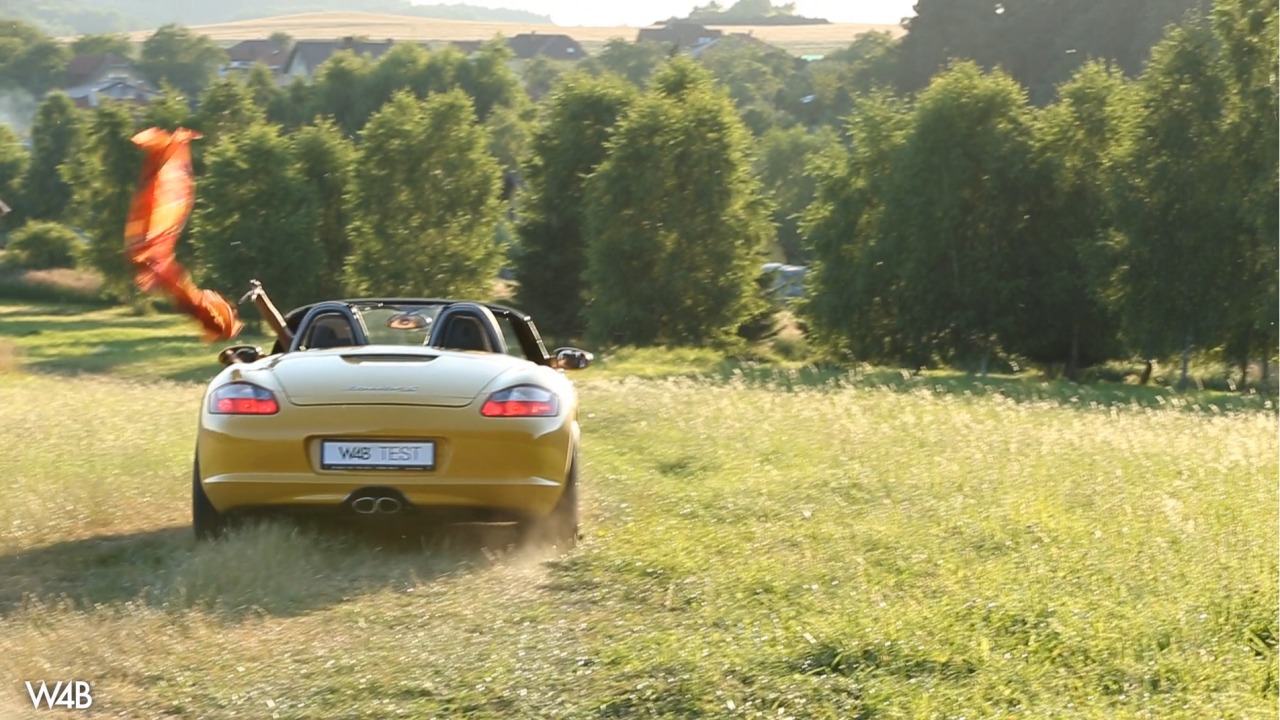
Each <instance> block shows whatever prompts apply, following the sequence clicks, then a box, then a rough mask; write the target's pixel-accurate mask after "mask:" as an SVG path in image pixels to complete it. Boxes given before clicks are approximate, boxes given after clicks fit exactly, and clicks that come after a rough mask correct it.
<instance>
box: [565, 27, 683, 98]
mask: <svg viewBox="0 0 1280 720" xmlns="http://www.w3.org/2000/svg"><path fill="white" fill-rule="evenodd" d="M668 54H669V51H668V50H667V48H666V46H664V45H663V44H662V43H655V42H635V43H633V42H629V41H627V40H624V39H622V38H613V39H611V40H609V41H608V42H606V43H605V45H604V48H603V49H602V50H601V51H600V54H598V55H597V56H596V57H593V58H591V59H589V60H587V62H586V63H585V64H584V67H585V69H587V70H589V71H591V72H593V73H595V74H600V73H603V72H611V73H615V74H617V75H621V76H622V77H624V78H626V79H627V80H628V81H629V82H630V83H631V84H632V85H635V86H636V87H639V88H643V87H645V86H646V85H648V83H649V78H650V77H651V76H652V75H653V73H654V72H655V71H656V70H657V69H658V68H659V67H661V66H662V63H663V62H665V61H666V59H667V56H668Z"/></svg>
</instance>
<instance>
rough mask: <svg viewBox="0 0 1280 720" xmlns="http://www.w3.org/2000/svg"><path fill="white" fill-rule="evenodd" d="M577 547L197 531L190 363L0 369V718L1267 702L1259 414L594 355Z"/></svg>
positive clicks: (1272, 527) (277, 528) (1263, 426)
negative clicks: (776, 374) (78, 691)
mask: <svg viewBox="0 0 1280 720" xmlns="http://www.w3.org/2000/svg"><path fill="white" fill-rule="evenodd" d="M580 387H581V392H582V398H583V415H582V421H583V427H584V446H583V447H584V456H583V457H584V465H585V468H584V469H585V472H584V487H583V495H584V501H583V502H584V508H583V514H584V527H585V530H586V538H585V540H584V543H583V545H582V546H581V547H580V548H578V549H577V550H575V551H573V552H571V553H569V554H568V555H565V556H563V557H555V556H549V555H548V554H546V553H545V552H544V551H538V550H536V549H531V550H523V551H522V550H515V549H511V548H508V547H507V545H506V539H507V538H506V536H504V535H502V534H501V532H500V531H494V532H495V534H493V535H491V536H490V537H487V538H486V537H481V538H476V537H473V536H470V535H467V534H465V533H463V534H457V533H455V534H446V535H443V536H439V537H431V538H428V539H426V540H423V539H419V538H416V537H414V538H410V539H408V540H399V539H396V538H391V537H386V536H380V535H374V534H367V533H366V534H358V535H355V536H350V535H347V534H344V533H340V532H336V531H333V530H315V529H310V528H308V527H305V526H297V525H293V524H289V523H267V524H265V525H259V526H251V527H249V528H246V529H245V530H243V531H241V532H239V533H238V534H236V535H235V536H233V537H232V538H230V539H229V540H228V541H227V542H224V543H219V544H214V545H207V546H196V545H195V544H194V543H193V541H192V540H191V539H190V537H189V531H188V529H187V527H186V521H187V513H188V505H187V504H188V498H189V495H188V493H189V487H190V479H189V478H190V475H189V473H190V461H191V445H192V442H193V438H194V431H195V422H196V405H197V403H198V399H199V393H200V388H199V386H198V385H190V384H175V383H146V382H137V381H132V380H121V379H112V378H92V377H78V378H64V377H56V376H28V375H15V374H8V375H0V403H3V407H5V408H6V410H5V412H4V413H0V437H4V438H6V451H5V452H4V453H0V477H4V478H6V485H7V488H8V489H7V495H6V497H5V501H4V502H3V503H0V716H3V717H6V718H8V717H15V718H23V717H38V716H39V715H36V714H33V713H31V711H30V710H29V702H28V701H27V700H26V695H25V691H24V690H23V689H22V686H21V681H22V680H29V679H57V678H72V677H74V678H77V679H87V680H91V681H93V682H94V687H95V706H94V708H93V709H92V711H91V712H90V713H89V714H90V716H96V717H130V718H158V717H187V718H202V719H203V718H232V717H253V718H256V717H264V718H265V717H280V718H326V719H328V718H384V717H464V716H465V717H479V718H524V717H529V718H532V717H565V718H591V717H596V718H606V717H612V718H619V717H690V718H692V717H756V718H766V717H767V718H784V717H791V718H857V717H861V718H917V717H920V718H958V717H968V718H986V717H1072V718H1077V717H1082V718H1197V719H1198V718H1207V717H1228V718H1274V717H1276V704H1277V680H1276V678H1277V660H1276V638H1277V636H1278V635H1280V630H1278V629H1277V620H1276V613H1277V602H1278V600H1277V585H1278V583H1280V574H1278V571H1277V552H1278V543H1277V503H1278V499H1277V482H1276V480H1277V475H1278V473H1280V463H1278V461H1277V455H1278V453H1280V447H1278V445H1280V444H1278V442H1277V421H1276V416H1275V414H1274V412H1272V411H1268V410H1262V411H1255V410H1248V409H1226V410H1219V411H1217V412H1213V411H1209V410H1205V411H1202V412H1179V411H1174V410H1175V409H1174V408H1173V407H1172V406H1170V405H1168V404H1166V405H1165V406H1159V405H1158V404H1156V405H1155V406H1153V407H1144V406H1143V405H1142V404H1139V403H1132V404H1121V403H1113V404H1109V405H1103V404H1097V405H1093V406H1091V405H1089V404H1087V403H1076V404H1074V405H1071V406H1070V407H1066V408H1064V407H1063V403H1061V402H1060V401H1059V399H1057V398H1056V397H1045V398H1035V397H1020V398H1013V397H1006V396H1004V395H1002V394H999V393H983V394H977V393H971V394H969V395H965V394H963V393H959V394H957V393H941V392H938V391H936V390H934V389H931V388H929V387H926V386H921V387H909V388H902V387H891V386H889V385H887V384H886V385H883V386H859V385H852V384H843V385H841V384H827V385H823V386H820V387H807V386H803V385H800V384H796V385H793V386H792V387H791V388H790V390H789V391H782V390H781V389H780V388H778V387H777V386H776V385H774V384H771V383H770V382H764V381H761V380H757V379H749V378H742V377H737V378H728V379H724V380H715V381H712V380H691V379H640V378H609V377H596V378H592V377H591V376H590V375H587V376H585V378H584V380H583V381H582V383H581V384H580Z"/></svg>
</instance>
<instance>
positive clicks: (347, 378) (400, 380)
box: [272, 347, 512, 407]
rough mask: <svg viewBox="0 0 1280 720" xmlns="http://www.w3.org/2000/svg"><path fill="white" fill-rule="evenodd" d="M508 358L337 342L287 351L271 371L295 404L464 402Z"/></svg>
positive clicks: (454, 404)
mask: <svg viewBox="0 0 1280 720" xmlns="http://www.w3.org/2000/svg"><path fill="white" fill-rule="evenodd" d="M511 361H512V358H509V357H507V356H505V355H481V354H461V353H448V352H444V353H440V352H426V351H417V352H415V351H413V349H404V350H402V349H398V348H394V347H391V348H373V347H370V348H342V349H335V350H307V351H302V352H297V353H289V354H287V355H284V356H282V357H281V358H280V359H279V360H278V361H277V362H276V363H274V364H273V366H272V371H273V373H274V374H275V376H276V379H277V380H278V381H279V383H280V387H281V388H282V389H283V390H284V392H285V395H287V396H288V398H289V401H290V402H291V403H293V404H295V405H424V406H434V407H464V406H466V405H468V404H470V403H471V401H473V400H474V399H475V398H476V395H478V394H479V393H480V391H481V390H483V389H484V387H485V386H486V385H488V384H489V382H490V381H492V380H493V379H494V378H495V377H497V376H498V375H499V374H501V373H502V372H503V371H504V370H507V369H508V368H510V367H511Z"/></svg>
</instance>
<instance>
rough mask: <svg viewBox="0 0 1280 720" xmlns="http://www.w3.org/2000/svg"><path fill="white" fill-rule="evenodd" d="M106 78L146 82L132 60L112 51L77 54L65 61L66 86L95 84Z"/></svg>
mask: <svg viewBox="0 0 1280 720" xmlns="http://www.w3.org/2000/svg"><path fill="white" fill-rule="evenodd" d="M107 80H129V81H133V82H146V78H144V77H143V76H142V73H141V72H139V71H138V68H137V67H135V66H134V64H133V62H131V61H130V60H129V59H127V58H122V57H120V56H119V55H114V54H112V53H93V54H90V55H77V56H75V57H73V58H71V62H69V63H67V87H72V88H74V87H81V86H88V85H97V84H99V83H102V82H105V81H107Z"/></svg>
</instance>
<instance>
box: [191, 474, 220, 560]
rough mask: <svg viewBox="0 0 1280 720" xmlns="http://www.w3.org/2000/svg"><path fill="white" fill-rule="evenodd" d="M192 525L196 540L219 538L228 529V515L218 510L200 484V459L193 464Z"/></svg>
mask: <svg viewBox="0 0 1280 720" xmlns="http://www.w3.org/2000/svg"><path fill="white" fill-rule="evenodd" d="M191 527H192V529H193V530H194V531H195V534H196V540H197V541H198V542H203V541H206V540H217V539H218V538H220V537H222V534H223V533H224V532H226V530H227V516H226V515H224V514H222V513H220V512H218V510H217V508H215V507H214V506H213V503H211V502H209V496H208V495H206V494H205V493H204V486H203V485H201V484H200V459H199V458H197V459H196V460H195V462H193V463H192V465H191Z"/></svg>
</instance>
